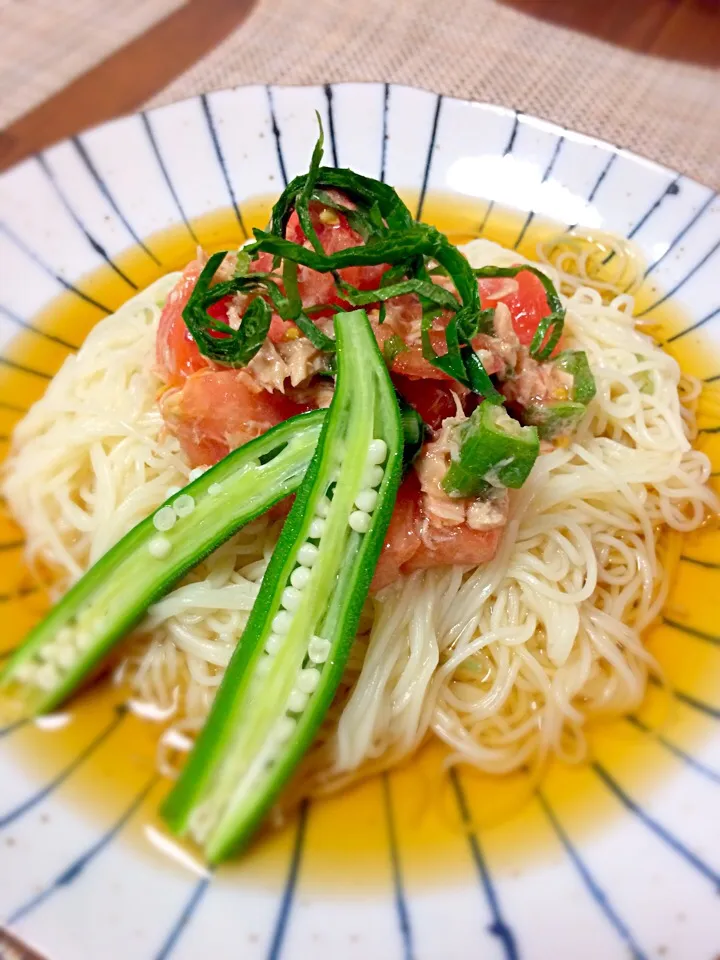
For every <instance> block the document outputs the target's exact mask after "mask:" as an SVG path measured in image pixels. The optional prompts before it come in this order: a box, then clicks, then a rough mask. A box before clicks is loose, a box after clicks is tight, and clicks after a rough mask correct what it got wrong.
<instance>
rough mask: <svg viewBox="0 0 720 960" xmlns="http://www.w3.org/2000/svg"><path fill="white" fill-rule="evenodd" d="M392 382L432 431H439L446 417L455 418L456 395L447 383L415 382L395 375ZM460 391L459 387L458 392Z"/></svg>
mask: <svg viewBox="0 0 720 960" xmlns="http://www.w3.org/2000/svg"><path fill="white" fill-rule="evenodd" d="M392 380H393V383H394V384H395V386H396V388H397V391H398V393H399V394H400V395H401V396H402V398H403V399H404V400H406V401H407V402H408V403H409V404H410V406H411V407H412V408H413V409H414V410H417V412H418V413H419V414H420V416H421V417H422V418H423V420H424V421H425V423H426V424H427V425H428V426H429V427H431V428H432V429H433V430H439V429H440V427H441V426H442V422H443V420H445V419H447V417H454V416H455V414H456V412H457V403H456V400H455V397H456V396H458V394H457V393H455V392H454V391H453V390H452V388H451V386H450V384H449V383H443V382H441V381H438V380H415V379H412V378H411V377H403V376H401V375H399V374H395V373H394V374H393V377H392ZM458 386H459V385H458ZM462 389H463V388H461V387H460V390H462Z"/></svg>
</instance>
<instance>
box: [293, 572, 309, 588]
mask: <svg viewBox="0 0 720 960" xmlns="http://www.w3.org/2000/svg"><path fill="white" fill-rule="evenodd" d="M311 576H312V574H311V573H310V571H309V570H308V568H307V567H295V569H294V570H293V572H292V573H291V574H290V583H291V584H292V585H293V586H294V587H295V588H296V589H297V590H303V589H304V588H305V587H306V586H307V585H308V583H310V577H311Z"/></svg>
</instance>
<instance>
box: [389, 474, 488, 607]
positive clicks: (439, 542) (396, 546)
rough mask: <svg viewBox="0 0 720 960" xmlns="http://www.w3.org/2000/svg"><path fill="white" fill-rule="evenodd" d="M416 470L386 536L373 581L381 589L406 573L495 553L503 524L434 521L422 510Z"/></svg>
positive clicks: (468, 561) (471, 562)
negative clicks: (475, 527)
mask: <svg viewBox="0 0 720 960" xmlns="http://www.w3.org/2000/svg"><path fill="white" fill-rule="evenodd" d="M422 503H423V495H422V492H421V490H420V482H419V480H418V477H417V473H416V472H415V471H414V470H411V471H410V472H409V473H408V475H407V476H406V477H405V479H404V480H403V482H402V484H401V486H400V490H399V491H398V496H397V501H396V503H395V510H394V512H393V515H392V519H391V521H390V526H389V527H388V531H387V534H386V536H385V543H384V545H383V549H382V553H381V554H380V560H379V561H378V565H377V567H376V569H375V576H374V577H373V581H372V589H373V590H382V588H383V587H387V586H388V585H389V584H391V583H393V582H394V581H395V580H397V578H398V577H399V576H401V575H402V574H404V573H412V572H413V571H414V570H425V569H427V568H429V567H442V566H456V565H462V566H464V565H467V566H474V565H477V564H481V563H487V562H488V561H490V560H492V558H493V557H494V556H495V554H496V552H497V549H498V546H499V544H500V538H501V537H502V532H503V527H500V526H498V527H495V528H493V529H491V530H473V529H472V528H471V527H469V526H468V525H467V524H465V523H463V524H460V525H459V526H456V527H445V526H441V525H439V524H436V523H433V522H431V520H430V518H429V517H427V516H426V515H425V513H424V511H423V505H422Z"/></svg>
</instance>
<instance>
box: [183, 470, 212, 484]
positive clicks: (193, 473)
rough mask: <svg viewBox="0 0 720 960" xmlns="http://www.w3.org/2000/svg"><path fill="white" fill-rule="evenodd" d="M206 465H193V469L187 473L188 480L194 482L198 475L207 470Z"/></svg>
mask: <svg viewBox="0 0 720 960" xmlns="http://www.w3.org/2000/svg"><path fill="white" fill-rule="evenodd" d="M208 469H209V468H208V467H193V469H192V470H191V471H190V473H189V474H188V480H189V481H190V483H194V481H195V480H199V479H200V477H201V476H202V475H203V474H204V473H205V472H206V471H207V470H208Z"/></svg>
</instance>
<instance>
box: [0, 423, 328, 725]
mask: <svg viewBox="0 0 720 960" xmlns="http://www.w3.org/2000/svg"><path fill="white" fill-rule="evenodd" d="M324 418H325V411H322V410H318V411H314V412H312V413H305V414H302V415H301V416H298V417H294V418H292V419H291V420H287V421H285V423H282V424H280V425H279V426H277V427H274V428H273V429H272V430H270V431H268V432H267V433H266V434H264V435H263V436H262V437H259V438H258V439H256V440H252V441H251V442H250V443H247V444H245V445H244V446H242V447H240V448H239V449H237V450H235V451H234V452H232V453H230V454H229V455H228V456H227V457H225V458H224V459H223V460H221V461H220V463H218V464H217V465H216V466H214V467H212V468H211V469H210V470H207V471H206V472H205V473H203V475H202V476H200V477H199V478H198V479H196V480H195V481H194V482H192V483H190V484H188V486H186V487H185V488H184V489H183V490H180V491H178V492H177V493H175V494H173V495H172V496H171V497H168V499H167V500H166V501H165V503H164V504H163V505H162V506H161V507H159V508H158V509H157V510H156V511H155V512H154V513H153V514H152V515H151V516H149V517H148V518H147V519H146V520H143V521H142V522H141V523H139V524H138V525H137V526H135V527H134V528H133V529H132V530H131V531H130V532H129V533H128V534H127V535H126V536H125V537H123V539H122V540H120V541H119V542H118V543H117V544H116V545H115V546H114V547H112V549H111V550H109V551H108V552H107V553H106V554H105V555H104V556H103V557H102V558H101V559H100V560H99V561H98V562H97V563H96V564H94V565H93V566H92V567H91V569H90V570H89V571H88V572H87V573H86V574H85V575H84V576H83V577H82V578H81V579H80V580H79V581H78V582H77V583H76V584H75V585H74V586H73V587H72V588H71V589H70V590H69V591H68V592H67V593H66V594H65V596H64V597H63V599H62V600H61V601H60V602H59V603H58V604H57V605H56V606H55V607H53V609H52V610H51V611H50V613H49V614H48V616H47V617H45V619H44V620H42V621H41V622H40V623H39V624H38V625H37V626H36V627H35V628H34V629H33V630H32V631H31V632H30V634H29V636H28V637H27V639H26V640H25V642H24V643H23V644H22V646H21V647H20V648H19V649H18V650H17V651H16V653H14V654H13V656H11V657H10V658H9V659H8V661H7V663H5V664H4V665H3V668H2V670H0V714H1V715H2V716H3V717H4V718H5V714H7V715H8V716H7V718H5V719H7V720H13V719H19V718H21V717H27V716H34V715H36V714H39V713H45V712H47V711H48V710H52V709H53V708H54V707H56V706H57V705H58V704H59V703H61V702H62V701H63V700H64V699H65V698H66V697H68V696H69V695H70V694H71V693H72V692H73V690H75V689H76V688H77V687H78V686H79V685H80V684H81V683H82V681H83V680H84V679H85V678H86V677H87V676H88V674H89V673H90V672H91V671H92V670H93V668H94V667H95V666H96V664H97V663H98V662H99V661H100V660H101V659H102V658H103V657H104V656H105V655H106V654H107V653H108V651H109V650H110V648H111V647H112V646H113V645H114V644H115V643H116V642H117V641H118V640H120V639H121V638H122V637H123V636H124V635H125V634H126V633H127V632H128V631H129V630H130V629H131V628H132V627H133V626H134V625H135V624H136V623H137V622H138V620H139V619H140V618H141V617H142V615H143V614H144V613H145V611H146V610H147V608H148V606H149V605H150V604H151V603H153V602H154V601H155V600H157V599H158V598H159V597H161V596H162V595H163V594H164V593H166V592H167V591H168V590H169V589H170V587H171V586H172V585H173V584H174V583H175V582H176V581H177V580H179V579H180V578H181V577H182V576H183V575H184V574H185V573H186V572H187V571H188V570H190V568H191V567H193V566H195V564H197V563H199V562H200V560H202V559H203V558H204V557H205V556H207V555H208V554H209V553H210V552H211V551H212V550H214V549H215V548H216V547H218V546H219V545H220V544H221V543H223V542H224V541H225V540H227V539H228V537H230V536H232V534H233V533H235V532H236V531H237V530H239V529H240V527H242V526H243V525H244V524H246V523H248V522H249V521H250V520H252V519H254V518H255V517H257V516H259V515H260V514H262V513H264V512H265V511H266V510H267V509H268V508H269V507H271V506H272V505H273V504H274V503H277V501H279V500H281V499H282V498H283V497H286V496H288V494H290V493H293V492H294V491H295V490H296V489H297V488H298V486H299V485H300V482H301V480H302V478H303V476H304V475H305V471H306V470H307V467H308V464H309V463H310V460H311V457H312V455H313V453H314V451H315V446H316V444H317V441H318V438H319V436H320V431H321V427H322V423H323V420H324Z"/></svg>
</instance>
